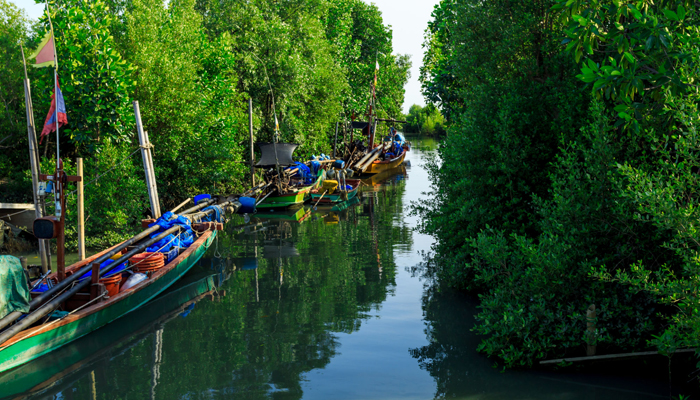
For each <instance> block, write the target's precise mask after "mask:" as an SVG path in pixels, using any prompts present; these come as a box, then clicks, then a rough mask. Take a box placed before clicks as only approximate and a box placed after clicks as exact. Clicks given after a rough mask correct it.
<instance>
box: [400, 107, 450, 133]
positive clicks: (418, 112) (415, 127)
mask: <svg viewBox="0 0 700 400" xmlns="http://www.w3.org/2000/svg"><path fill="white" fill-rule="evenodd" d="M406 122H407V123H406V124H405V125H404V132H406V133H419V134H424V135H435V136H440V135H444V134H445V133H446V131H445V118H444V117H443V116H442V114H440V110H438V109H437V107H435V106H434V105H433V104H428V105H427V106H425V107H421V106H419V105H416V104H414V105H412V106H411V108H409V109H408V115H407V116H406Z"/></svg>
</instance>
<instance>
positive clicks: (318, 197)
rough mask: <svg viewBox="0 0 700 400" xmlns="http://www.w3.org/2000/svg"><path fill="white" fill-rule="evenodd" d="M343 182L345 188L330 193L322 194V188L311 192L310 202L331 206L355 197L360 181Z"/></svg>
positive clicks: (349, 180)
mask: <svg viewBox="0 0 700 400" xmlns="http://www.w3.org/2000/svg"><path fill="white" fill-rule="evenodd" d="M344 182H345V185H346V186H348V187H347V188H337V189H335V190H334V191H333V192H332V193H327V192H324V190H323V189H322V188H319V189H314V190H312V191H311V202H312V203H314V204H333V203H340V202H343V201H348V200H351V199H352V198H354V197H355V196H357V192H358V191H359V189H360V185H361V184H362V181H361V180H359V179H346V180H344ZM341 186H342V184H341Z"/></svg>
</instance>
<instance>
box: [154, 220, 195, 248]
mask: <svg viewBox="0 0 700 400" xmlns="http://www.w3.org/2000/svg"><path fill="white" fill-rule="evenodd" d="M173 216H174V214H173V213H172V212H171V211H168V212H166V213H165V214H163V215H162V216H161V217H160V218H158V220H157V221H156V222H154V223H152V224H150V225H148V227H149V228H150V227H152V226H155V225H158V226H160V229H159V230H158V232H155V233H153V234H151V238H154V237H156V236H158V235H160V234H161V232H163V231H166V230H168V229H170V228H172V227H174V226H180V228H181V231H180V237H179V238H176V236H175V235H168V236H166V237H165V238H163V239H161V240H160V241H158V242H156V243H154V244H153V245H151V247H149V248H148V249H146V251H148V252H154V251H169V250H170V249H172V248H173V246H177V247H185V248H187V247H190V245H191V244H192V243H194V233H193V232H192V227H191V226H190V220H189V219H187V218H185V217H183V216H181V215H178V216H177V218H175V219H172V220H171V219H170V218H172V217H173Z"/></svg>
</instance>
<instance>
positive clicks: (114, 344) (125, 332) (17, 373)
mask: <svg viewBox="0 0 700 400" xmlns="http://www.w3.org/2000/svg"><path fill="white" fill-rule="evenodd" d="M193 272H194V271H193ZM222 272H224V274H223V275H224V279H222V277H221V275H222V274H221V273H220V274H212V273H211V271H209V270H207V271H206V272H205V271H201V273H200V271H196V273H195V274H194V275H193V274H192V272H190V273H189V274H187V276H186V277H185V278H184V279H182V280H181V281H179V282H178V283H176V284H175V285H173V287H171V288H170V289H168V290H167V291H166V292H165V293H163V294H162V295H161V296H159V297H158V298H156V299H154V300H153V301H151V302H149V303H148V304H146V305H145V306H144V307H142V308H140V309H139V310H138V312H135V313H131V314H129V315H127V316H125V317H124V318H121V319H119V321H115V323H114V324H113V326H110V327H109V328H108V329H100V330H98V331H97V332H94V333H92V334H90V335H87V336H85V337H83V338H81V339H79V340H77V341H75V342H74V343H71V344H69V345H67V346H64V347H63V348H61V349H58V350H56V351H53V352H51V353H50V354H47V355H45V356H43V357H41V358H39V359H38V360H35V361H32V362H30V363H27V364H24V365H22V366H20V367H17V368H14V369H12V370H11V371H7V372H5V373H3V374H0V398H2V399H6V398H7V399H9V398H27V397H33V396H37V397H44V398H48V397H54V396H56V395H57V394H59V393H60V392H61V391H62V390H63V389H64V388H65V386H66V383H72V382H74V381H76V380H78V379H80V378H81V377H83V376H85V375H86V374H89V373H90V371H91V370H92V368H94V367H93V366H94V364H95V363H96V362H98V361H99V360H102V359H105V358H111V357H114V356H115V355H118V354H120V353H121V352H122V351H123V350H124V349H128V348H130V347H132V346H133V345H134V344H136V343H138V342H140V341H142V340H144V339H145V338H146V337H148V336H149V335H150V334H152V333H153V332H154V331H156V330H157V329H158V328H159V327H162V326H163V325H165V324H166V323H167V321H169V320H171V319H173V318H176V317H177V316H178V315H180V313H182V312H183V310H184V309H185V308H187V307H188V306H191V304H193V303H196V302H198V301H199V300H201V299H202V298H204V297H205V296H207V295H208V294H211V293H215V291H214V289H215V288H216V287H218V286H220V285H221V283H223V282H222V281H223V280H225V279H226V276H225V275H226V274H225V271H222Z"/></svg>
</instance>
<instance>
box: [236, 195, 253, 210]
mask: <svg viewBox="0 0 700 400" xmlns="http://www.w3.org/2000/svg"><path fill="white" fill-rule="evenodd" d="M238 202H239V203H241V208H240V209H239V210H238V214H253V213H254V212H255V199H254V198H252V197H239V198H238Z"/></svg>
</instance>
